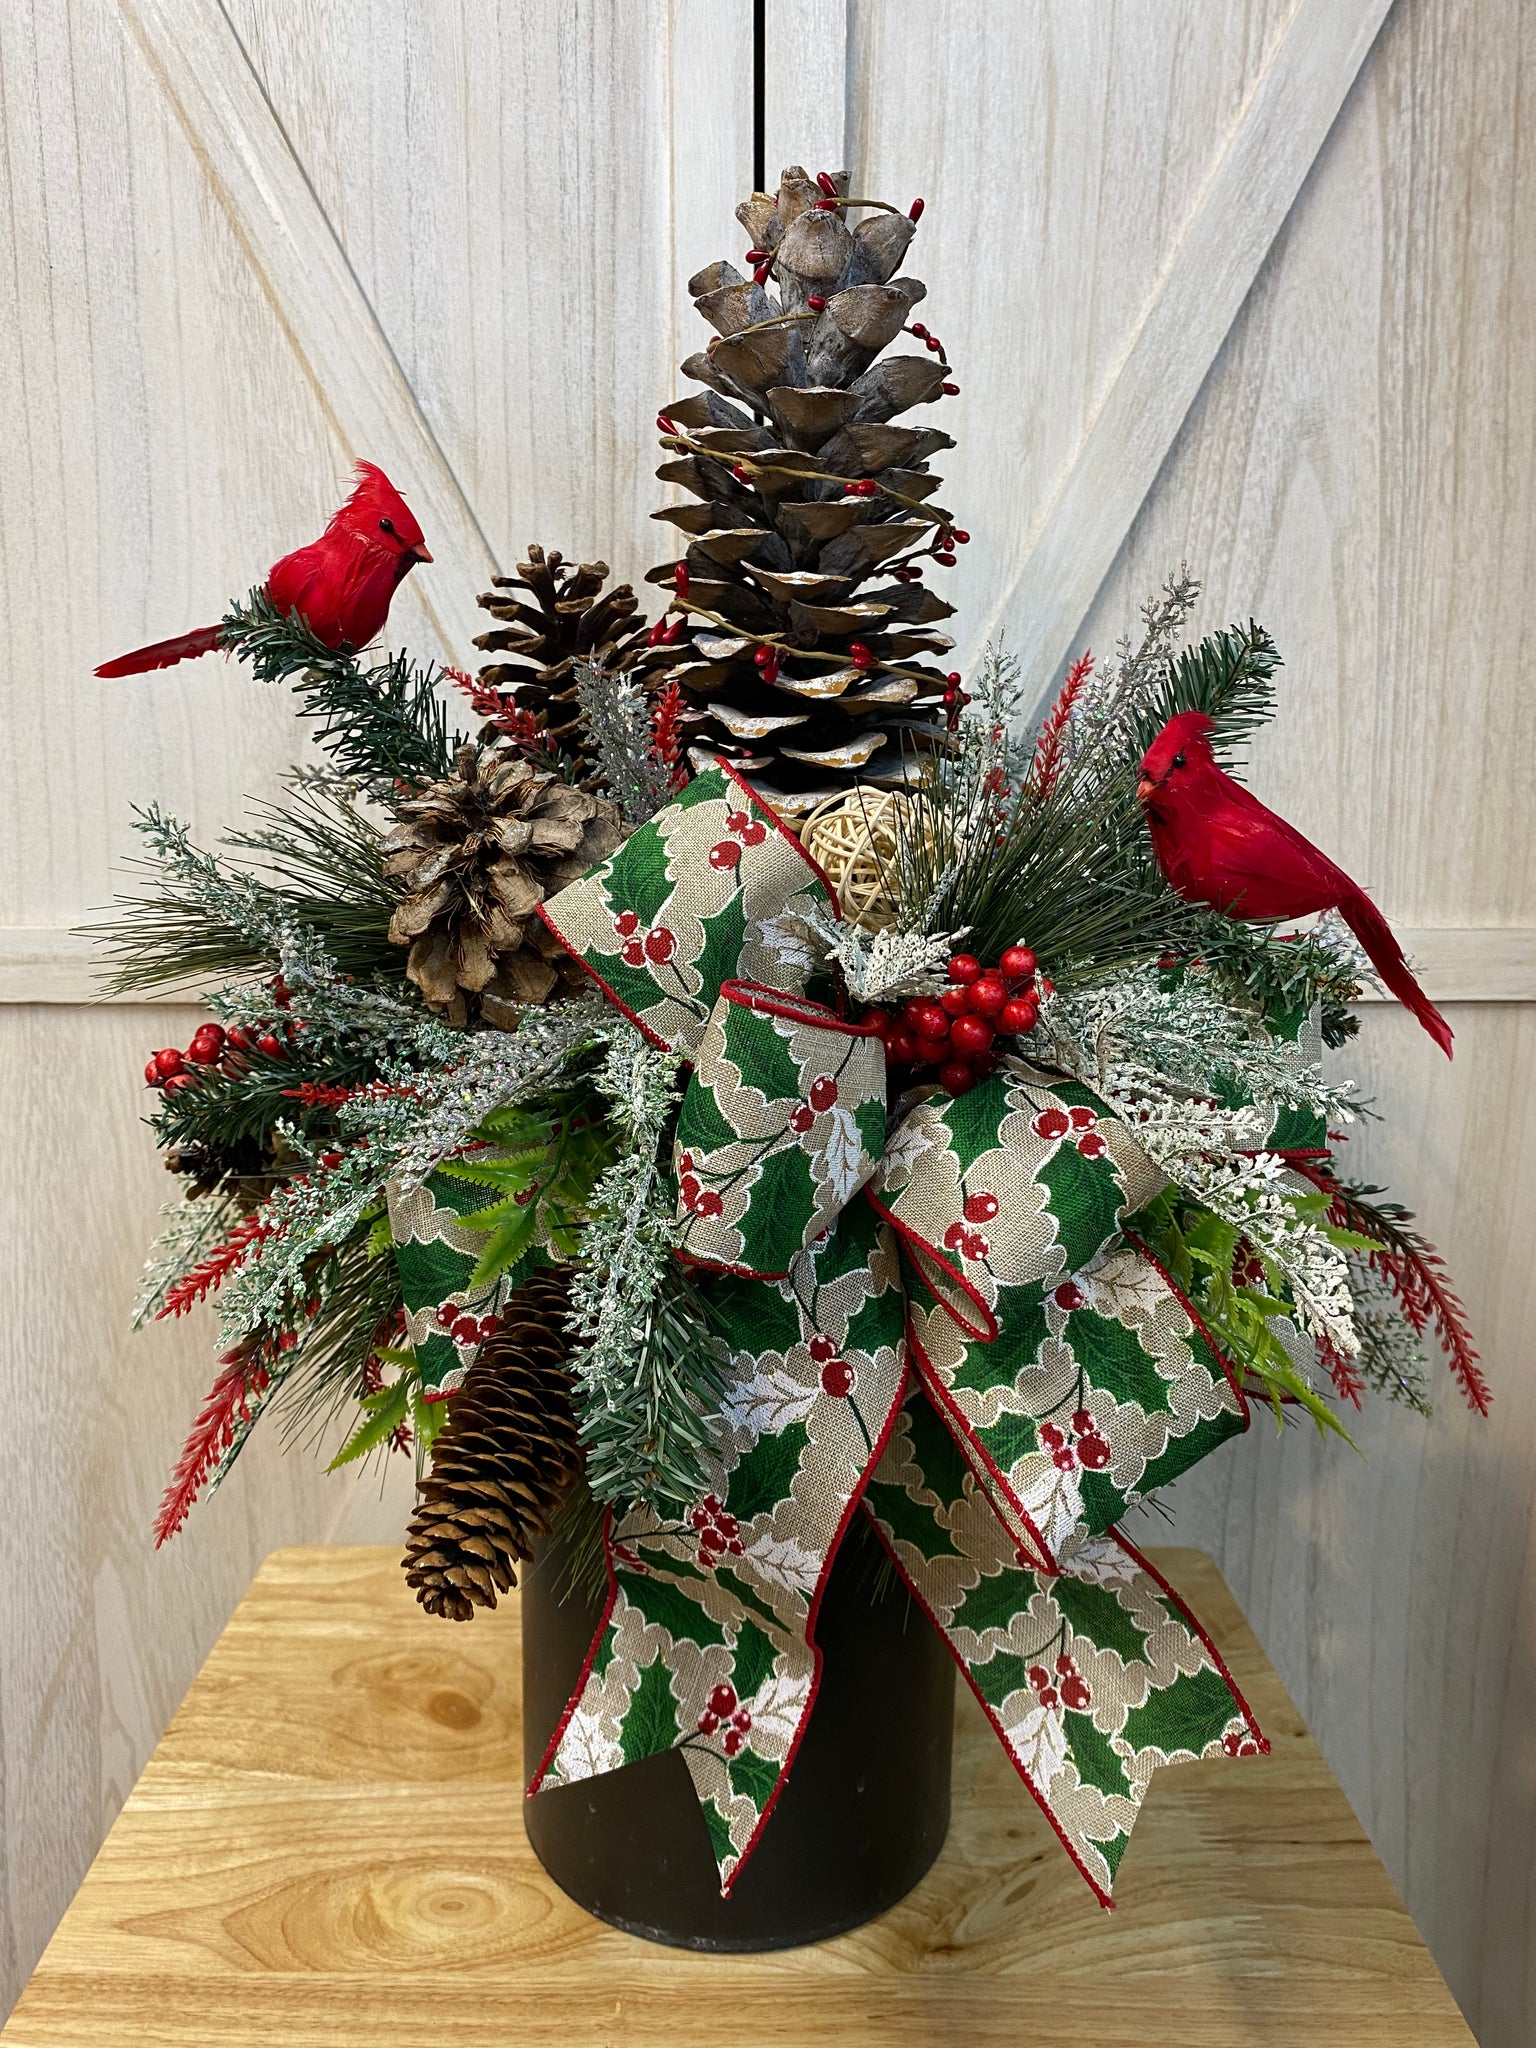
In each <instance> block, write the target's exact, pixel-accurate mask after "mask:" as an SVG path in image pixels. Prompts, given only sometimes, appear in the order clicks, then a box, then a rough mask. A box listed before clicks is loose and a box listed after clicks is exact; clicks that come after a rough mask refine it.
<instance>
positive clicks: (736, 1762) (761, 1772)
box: [726, 1749, 779, 1813]
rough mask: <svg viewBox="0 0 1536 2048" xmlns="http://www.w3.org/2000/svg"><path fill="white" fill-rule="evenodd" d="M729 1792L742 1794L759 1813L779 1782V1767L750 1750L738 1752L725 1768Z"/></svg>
mask: <svg viewBox="0 0 1536 2048" xmlns="http://www.w3.org/2000/svg"><path fill="white" fill-rule="evenodd" d="M726 1773H727V1775H728V1777H729V1778H730V1781H731V1790H732V1791H733V1792H736V1793H741V1794H744V1795H745V1796H746V1797H747V1798H748V1799H750V1800H751V1802H752V1804H753V1805H754V1806H755V1807H756V1808H757V1810H758V1812H759V1813H761V1812H762V1810H763V1808H764V1807H765V1806H766V1805H767V1804H768V1802H769V1800H770V1799H771V1798H772V1797H773V1788H774V1786H775V1785H777V1784H778V1782H779V1766H778V1765H777V1764H774V1763H770V1762H769V1761H768V1759H767V1757H765V1756H758V1755H757V1754H756V1753H755V1752H754V1751H752V1750H750V1749H743V1750H740V1751H739V1752H738V1753H737V1754H736V1755H735V1756H733V1757H732V1758H731V1760H730V1762H729V1763H728V1764H727V1766H726Z"/></svg>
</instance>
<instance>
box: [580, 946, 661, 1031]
mask: <svg viewBox="0 0 1536 2048" xmlns="http://www.w3.org/2000/svg"><path fill="white" fill-rule="evenodd" d="M588 957H589V959H590V961H591V964H592V967H593V969H594V971H595V972H596V973H598V974H600V975H601V976H602V978H603V980H604V981H605V982H606V983H607V984H608V986H609V988H610V989H612V991H613V993H614V994H615V995H616V996H617V997H618V999H619V1001H620V1002H621V1003H622V1004H623V1005H624V1007H625V1009H626V1010H631V1011H633V1012H634V1014H635V1015H636V1016H637V1017H643V1016H644V1015H645V1013H646V1011H647V1010H650V1009H653V1008H654V1007H655V1006H656V1004H657V1003H659V1002H660V1001H661V1000H662V997H663V994H664V991H663V990H662V989H660V988H658V986H657V985H656V983H655V981H653V980H652V978H651V976H650V975H649V974H648V973H647V972H646V970H645V969H644V968H643V967H631V966H630V965H629V963H628V961H626V960H623V959H621V958H620V956H619V955H618V954H617V953H598V952H593V953H592V954H590V955H589V956H588Z"/></svg>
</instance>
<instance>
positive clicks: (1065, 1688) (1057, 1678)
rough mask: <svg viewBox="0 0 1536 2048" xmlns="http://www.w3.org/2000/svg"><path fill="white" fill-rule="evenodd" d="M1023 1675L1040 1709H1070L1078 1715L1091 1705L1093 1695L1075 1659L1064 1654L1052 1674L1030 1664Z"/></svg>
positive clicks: (1038, 1665) (1039, 1665) (1040, 1666)
mask: <svg viewBox="0 0 1536 2048" xmlns="http://www.w3.org/2000/svg"><path fill="white" fill-rule="evenodd" d="M1024 1675H1025V1677H1026V1678H1027V1679H1028V1680H1029V1683H1030V1686H1031V1687H1032V1688H1033V1691H1034V1695H1035V1698H1036V1699H1037V1700H1038V1701H1039V1702H1040V1704H1041V1706H1042V1707H1071V1709H1072V1710H1073V1712H1074V1713H1078V1714H1080V1713H1082V1712H1083V1710H1084V1708H1085V1707H1090V1706H1092V1704H1093V1694H1092V1693H1091V1692H1090V1691H1089V1690H1088V1685H1087V1682H1086V1680H1085V1679H1084V1678H1083V1675H1082V1673H1081V1672H1080V1671H1079V1670H1078V1668H1077V1661H1076V1659H1075V1658H1072V1657H1068V1656H1066V1655H1065V1654H1063V1655H1062V1656H1060V1657H1058V1658H1057V1659H1056V1669H1055V1671H1054V1672H1051V1671H1047V1670H1046V1668H1045V1666H1044V1665H1043V1664H1031V1665H1030V1667H1029V1669H1028V1671H1027V1672H1026V1673H1025V1674H1024Z"/></svg>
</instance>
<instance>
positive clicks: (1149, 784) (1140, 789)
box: [1136, 775, 1157, 803]
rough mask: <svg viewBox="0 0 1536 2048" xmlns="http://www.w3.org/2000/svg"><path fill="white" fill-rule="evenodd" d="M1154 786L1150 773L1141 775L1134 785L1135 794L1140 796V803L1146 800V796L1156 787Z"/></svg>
mask: <svg viewBox="0 0 1536 2048" xmlns="http://www.w3.org/2000/svg"><path fill="white" fill-rule="evenodd" d="M1156 787H1157V784H1156V783H1155V782H1154V781H1153V780H1152V778H1151V776H1150V775H1143V777H1142V778H1141V780H1140V782H1138V783H1137V785H1136V794H1137V796H1138V797H1139V798H1140V800H1141V802H1142V803H1145V802H1146V800H1147V798H1148V797H1149V796H1150V795H1151V794H1152V792H1153V790H1154V789H1156Z"/></svg>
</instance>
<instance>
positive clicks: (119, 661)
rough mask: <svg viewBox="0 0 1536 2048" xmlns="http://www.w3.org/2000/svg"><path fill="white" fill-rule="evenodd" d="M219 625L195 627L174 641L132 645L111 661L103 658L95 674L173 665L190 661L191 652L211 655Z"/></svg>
mask: <svg viewBox="0 0 1536 2048" xmlns="http://www.w3.org/2000/svg"><path fill="white" fill-rule="evenodd" d="M222 630H223V629H222V627H219V626H199V627H198V628H197V630H196V632H195V633H178V634H177V636H176V638H175V639H174V640H157V641H156V642H155V644H154V646H153V647H136V648H135V649H134V650H133V652H132V654H120V655H118V657H117V658H116V660H115V661H104V662H103V663H102V664H101V667H100V668H99V669H97V671H96V673H97V675H99V676H138V675H143V674H144V673H145V672H146V670H148V669H152V668H174V667H175V666H176V664H177V662H178V661H191V660H192V658H193V656H194V655H198V654H212V653H213V651H214V649H215V648H216V647H217V646H218V644H219V634H220V633H221V631H222Z"/></svg>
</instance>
